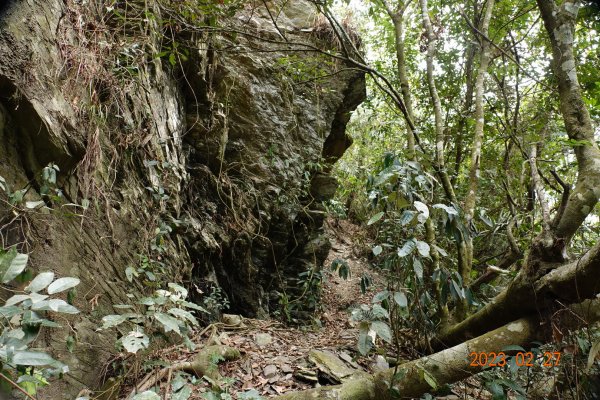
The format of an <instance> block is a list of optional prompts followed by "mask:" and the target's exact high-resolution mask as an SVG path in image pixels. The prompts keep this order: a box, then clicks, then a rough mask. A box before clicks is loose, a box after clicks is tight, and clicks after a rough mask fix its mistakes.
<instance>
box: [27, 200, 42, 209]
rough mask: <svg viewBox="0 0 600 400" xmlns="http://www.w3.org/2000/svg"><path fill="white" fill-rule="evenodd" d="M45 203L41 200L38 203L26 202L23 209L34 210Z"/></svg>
mask: <svg viewBox="0 0 600 400" xmlns="http://www.w3.org/2000/svg"><path fill="white" fill-rule="evenodd" d="M45 204H46V203H45V202H44V201H43V200H40V201H27V202H25V207H26V208H29V209H34V208H38V207H41V206H43V205H45Z"/></svg>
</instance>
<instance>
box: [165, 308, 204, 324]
mask: <svg viewBox="0 0 600 400" xmlns="http://www.w3.org/2000/svg"><path fill="white" fill-rule="evenodd" d="M168 312H169V314H172V315H174V316H175V317H177V318H179V319H181V320H184V321H185V320H187V321H190V322H191V323H192V325H198V321H197V320H196V318H195V317H194V316H193V315H192V313H190V312H189V311H185V310H182V309H181V308H171V309H170V310H169V311H168Z"/></svg>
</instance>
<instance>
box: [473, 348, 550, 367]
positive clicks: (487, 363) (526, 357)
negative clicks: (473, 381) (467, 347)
mask: <svg viewBox="0 0 600 400" xmlns="http://www.w3.org/2000/svg"><path fill="white" fill-rule="evenodd" d="M560 355H561V354H560V352H559V351H546V352H544V354H543V355H542V356H541V357H540V358H539V359H540V361H541V364H540V365H541V366H542V367H557V366H558V365H559V364H560ZM509 357H510V356H507V355H506V353H504V352H502V351H501V352H499V353H495V352H493V351H491V352H487V353H486V352H475V351H473V352H471V353H469V359H470V360H471V363H470V364H469V366H471V367H504V366H505V365H507V364H508V359H509ZM513 357H514V359H515V364H516V365H517V367H533V366H534V363H535V361H537V359H536V356H535V354H534V353H533V352H531V351H527V352H522V351H519V352H518V353H516V354H515V355H514V356H513Z"/></svg>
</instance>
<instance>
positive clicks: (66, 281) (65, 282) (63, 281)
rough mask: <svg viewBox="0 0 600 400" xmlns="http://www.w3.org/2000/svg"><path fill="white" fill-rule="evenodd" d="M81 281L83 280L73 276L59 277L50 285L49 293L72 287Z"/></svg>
mask: <svg viewBox="0 0 600 400" xmlns="http://www.w3.org/2000/svg"><path fill="white" fill-rule="evenodd" d="M79 282H81V281H80V280H79V279H77V278H71V277H66V278H60V279H57V280H55V281H54V282H52V283H51V284H50V286H48V294H55V293H60V292H63V291H65V290H67V289H71V288H72V287H75V286H77V285H79Z"/></svg>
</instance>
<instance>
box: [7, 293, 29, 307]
mask: <svg viewBox="0 0 600 400" xmlns="http://www.w3.org/2000/svg"><path fill="white" fill-rule="evenodd" d="M30 299H31V296H29V295H28V294H15V295H14V296H12V297H10V298H9V299H8V300H6V303H5V304H4V305H5V306H14V305H15V304H19V303H21V302H23V301H25V300H30Z"/></svg>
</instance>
